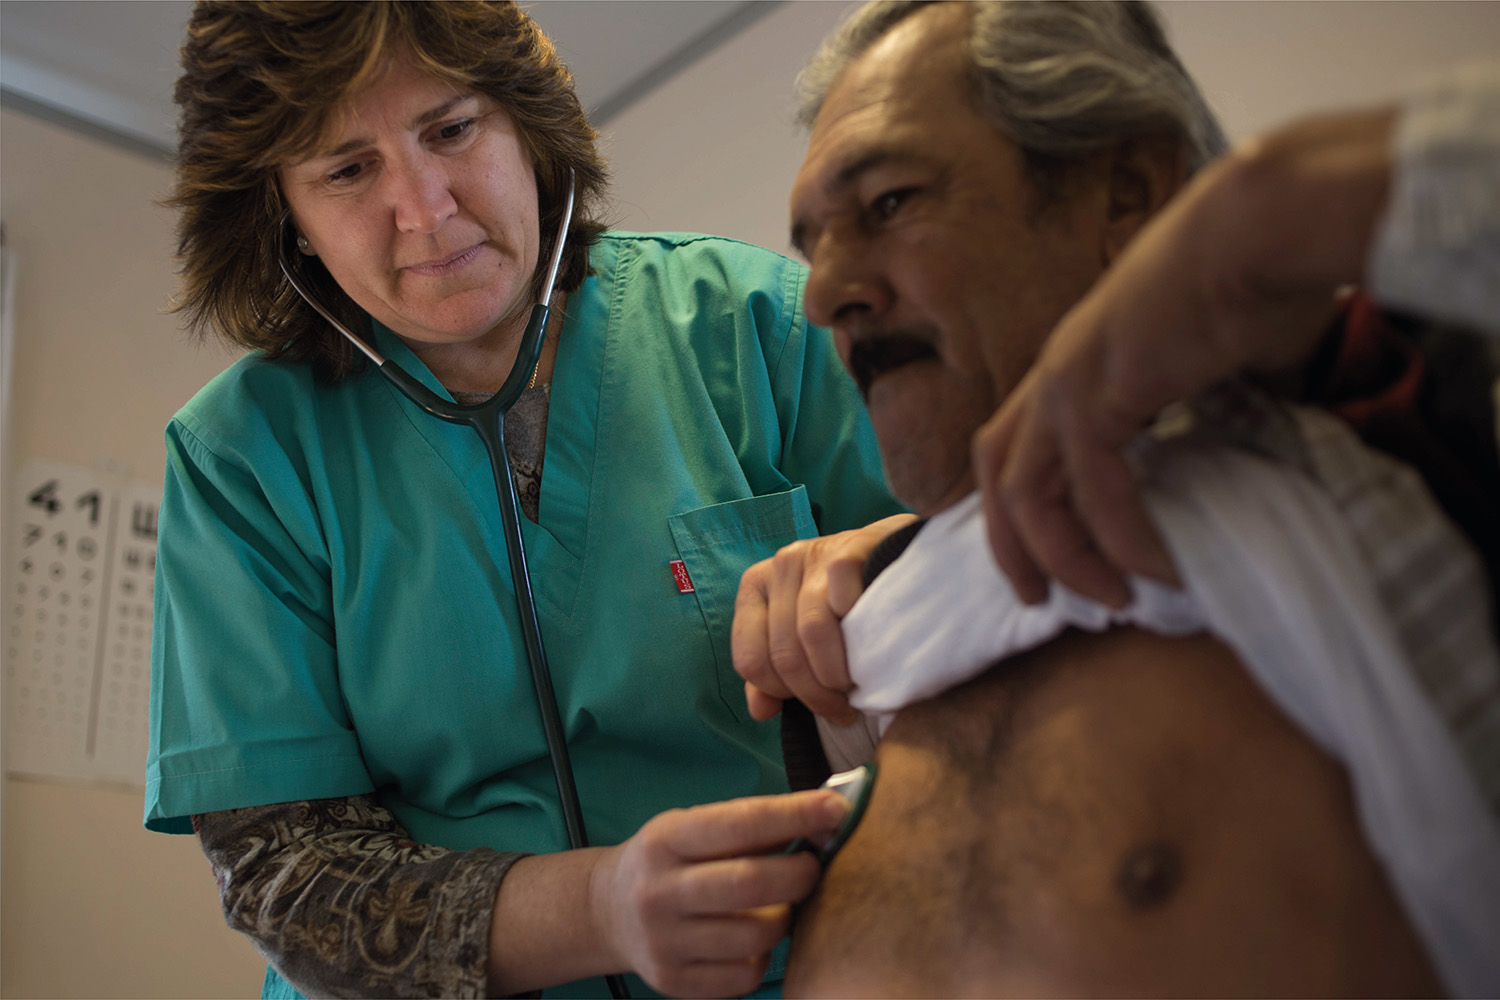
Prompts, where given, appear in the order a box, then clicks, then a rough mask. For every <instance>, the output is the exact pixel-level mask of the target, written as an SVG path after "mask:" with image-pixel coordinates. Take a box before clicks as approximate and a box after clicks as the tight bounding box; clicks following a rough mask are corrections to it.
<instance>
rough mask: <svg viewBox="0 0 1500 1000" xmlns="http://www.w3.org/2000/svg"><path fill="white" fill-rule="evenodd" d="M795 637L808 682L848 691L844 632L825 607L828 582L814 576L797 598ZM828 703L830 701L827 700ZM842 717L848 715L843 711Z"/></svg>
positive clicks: (818, 576)
mask: <svg viewBox="0 0 1500 1000" xmlns="http://www.w3.org/2000/svg"><path fill="white" fill-rule="evenodd" d="M797 637H798V639H800V640H801V642H802V651H803V653H804V654H805V655H806V657H807V662H808V665H809V667H810V668H811V672H812V680H813V681H814V682H815V683H816V684H817V685H818V686H819V687H821V688H823V689H824V690H827V691H829V692H844V691H847V690H848V689H849V687H850V684H849V664H848V660H847V659H846V656H845V653H844V632H843V630H842V629H841V628H839V620H838V619H837V618H835V617H834V614H833V609H832V608H831V607H830V606H829V603H828V578H827V576H826V575H825V574H823V573H815V574H813V577H812V578H811V579H806V580H804V582H803V585H802V589H801V590H800V591H799V592H798V594H797ZM829 701H830V702H831V701H832V699H831V698H830V699H829ZM845 713H846V714H851V713H850V712H849V710H848V709H847V708H846V710H845Z"/></svg>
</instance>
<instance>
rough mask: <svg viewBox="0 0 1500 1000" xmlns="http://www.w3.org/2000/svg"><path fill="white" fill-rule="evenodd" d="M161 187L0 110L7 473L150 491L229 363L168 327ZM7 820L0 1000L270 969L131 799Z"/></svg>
mask: <svg viewBox="0 0 1500 1000" xmlns="http://www.w3.org/2000/svg"><path fill="white" fill-rule="evenodd" d="M170 179H171V173H170V170H169V169H168V168H167V167H166V166H164V165H159V164H154V163H151V162H149V161H147V160H145V159H143V158H141V157H139V156H136V155H134V154H131V153H125V152H121V151H118V150H116V149H114V148H112V147H109V146H105V145H103V144H101V143H99V142H97V141H95V140H92V139H86V138H81V137H79V136H77V135H75V134H73V133H71V132H67V131H64V130H62V129H59V128H57V127H55V126H52V125H49V124H46V123H43V122H39V121H37V120H36V119H34V118H31V117H29V116H27V115H24V114H19V113H15V112H12V111H9V110H4V111H0V217H3V218H4V220H5V242H6V246H7V248H8V249H11V250H13V251H14V253H15V259H16V263H17V267H18V274H17V281H16V308H15V334H16V340H15V355H14V376H13V384H12V387H11V391H12V400H11V410H10V413H9V414H8V415H7V420H6V429H7V431H8V433H9V436H10V447H11V458H12V464H13V467H19V466H20V465H21V464H22V463H24V462H25V461H26V460H27V459H31V458H48V459H55V460H58V461H62V462H67V463H69V464H72V465H78V466H83V467H86V468H100V469H103V470H106V471H109V472H111V473H113V474H116V475H119V476H121V477H125V478H131V479H142V480H148V481H157V482H159V481H160V479H161V474H162V466H163V452H162V448H161V431H162V428H163V427H165V426H166V423H167V420H168V419H170V417H171V415H172V413H173V411H174V410H176V408H177V407H178V406H179V405H181V404H182V402H183V401H184V400H186V399H187V398H188V397H189V396H191V395H192V394H193V392H195V391H196V390H197V388H198V387H199V386H200V385H202V384H203V383H204V382H205V381H207V380H208V379H209V378H210V377H211V376H212V375H213V374H214V373H215V372H217V371H218V370H219V369H220V368H222V367H223V366H224V365H225V364H226V363H227V362H228V360H229V355H227V354H225V353H223V352H221V351H219V350H217V349H212V348H202V349H200V348H198V347H196V346H194V345H193V344H191V343H190V342H189V341H188V340H187V338H186V337H185V336H184V335H183V334H182V333H181V332H179V330H178V324H177V321H176V320H175V319H174V318H172V317H170V316H167V315H165V314H164V313H163V308H164V307H165V305H166V304H167V300H168V298H169V297H170V295H171V293H172V288H173V281H174V278H173V274H172V265H171V261H170V247H171V219H170V214H169V213H168V212H167V211H166V210H165V209H162V208H159V207H157V205H156V202H157V201H158V199H160V198H161V197H162V196H163V195H164V194H165V193H166V191H167V187H168V184H169V183H170ZM9 478H10V477H9V476H6V477H5V479H6V480H7V483H6V485H5V486H4V487H3V489H9ZM3 489H0V495H5V494H4V493H3ZM141 767H142V769H143V770H144V767H145V761H142V762H141ZM3 822H4V829H3V838H0V849H3V858H0V995H4V996H7V997H106V996H108V997H168V996H175V997H232V996H247V995H253V994H256V993H258V992H259V987H260V977H261V975H262V970H263V969H264V966H263V965H262V964H261V962H260V959H259V957H258V956H257V955H256V954H255V951H254V949H253V948H251V947H250V945H249V944H248V943H247V942H246V941H245V940H244V939H243V938H241V937H239V936H238V935H236V934H234V933H233V932H231V931H230V930H229V929H228V928H227V927H225V926H224V921H223V918H222V917H221V916H220V914H219V910H218V900H217V896H216V894H215V891H214V883H213V877H212V875H211V874H210V872H209V870H208V865H207V862H205V861H204V859H203V855H202V854H201V853H200V852H199V851H198V847H197V844H196V842H195V841H193V840H192V839H191V838H188V837H163V836H158V835H156V834H148V833H146V831H145V830H144V829H143V828H142V827H141V793H140V791H139V790H138V789H131V788H115V787H104V786H95V785H76V784H64V783H51V782H40V781H21V780H16V779H13V778H9V777H7V778H6V780H5V786H4V809H3Z"/></svg>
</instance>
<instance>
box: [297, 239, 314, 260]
mask: <svg viewBox="0 0 1500 1000" xmlns="http://www.w3.org/2000/svg"><path fill="white" fill-rule="evenodd" d="M297 249H298V250H301V251H302V252H303V253H305V254H307V255H308V256H309V257H316V256H317V255H318V253H317V251H316V250H312V249H309V247H308V245H307V237H306V236H303V235H301V234H298V236H297Z"/></svg>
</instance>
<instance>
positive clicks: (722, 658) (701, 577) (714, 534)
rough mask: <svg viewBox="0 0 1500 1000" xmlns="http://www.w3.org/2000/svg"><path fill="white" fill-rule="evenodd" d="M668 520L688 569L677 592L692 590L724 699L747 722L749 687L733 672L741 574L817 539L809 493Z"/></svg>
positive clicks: (796, 489)
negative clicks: (789, 547) (788, 547)
mask: <svg viewBox="0 0 1500 1000" xmlns="http://www.w3.org/2000/svg"><path fill="white" fill-rule="evenodd" d="M667 521H668V524H669V525H670V526H671V529H672V540H673V542H674V543H675V544H676V546H677V557H678V559H680V560H681V561H682V564H683V565H682V567H681V568H682V569H683V570H685V571H686V579H684V578H683V577H682V574H681V573H679V574H678V589H680V590H682V589H684V588H685V586H687V585H690V586H691V587H692V596H693V597H694V598H696V599H697V601H698V609H699V611H701V612H702V614H703V622H704V625H705V626H707V628H708V634H709V638H710V640H711V641H712V643H713V651H714V661H715V663H716V665H717V668H718V669H717V676H718V681H719V695H720V697H722V698H723V699H724V703H725V704H726V705H727V706H728V707H729V709H730V711H732V712H733V713H734V714H735V716H736V717H737V718H740V719H748V718H749V717H750V713H749V711H748V710H747V709H746V707H745V685H744V682H743V681H742V680H741V679H740V677H739V675H738V674H736V673H735V672H734V661H733V659H732V656H731V653H730V647H729V628H730V624H731V623H732V622H733V620H734V599H735V595H736V594H738V593H739V587H740V576H741V575H743V574H744V572H745V570H747V569H749V568H750V566H751V564H753V563H757V562H759V561H760V560H762V559H767V558H770V557H771V556H773V555H775V554H776V550H778V549H780V548H782V547H783V546H786V545H790V544H791V543H792V542H795V541H797V540H798V539H801V538H813V537H815V536H816V535H817V533H818V528H817V523H816V522H815V521H814V520H813V514H812V506H811V504H810V503H809V502H808V499H807V490H806V489H805V488H804V487H802V486H795V487H793V488H792V489H790V490H787V491H785V492H782V493H771V494H768V495H766V496H758V497H746V498H744V499H743V500H731V501H729V502H727V503H717V504H712V505H711V506H708V507H699V508H698V509H697V510H690V511H687V512H686V513H683V514H676V515H673V516H672V517H669V518H668V519H667ZM676 569H677V568H676V567H674V570H676Z"/></svg>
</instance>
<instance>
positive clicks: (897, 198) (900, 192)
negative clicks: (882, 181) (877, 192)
mask: <svg viewBox="0 0 1500 1000" xmlns="http://www.w3.org/2000/svg"><path fill="white" fill-rule="evenodd" d="M915 192H916V188H909V187H907V188H897V189H896V190H894V191H887V192H885V193H884V194H882V195H881V196H880V197H878V198H876V199H875V200H874V201H873V202H871V203H870V210H871V211H872V212H873V213H874V214H875V217H876V218H878V219H889V218H890V217H891V216H893V215H895V214H896V212H897V211H898V210H899V209H900V208H901V206H902V205H903V204H905V202H906V200H907V199H908V198H910V197H911V196H912V195H913V194H914V193H915Z"/></svg>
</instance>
